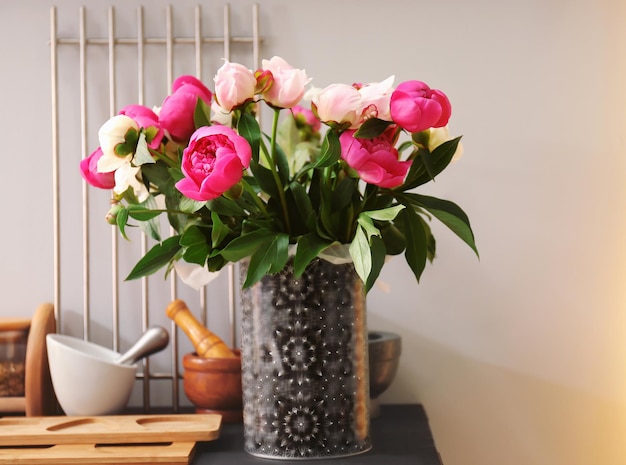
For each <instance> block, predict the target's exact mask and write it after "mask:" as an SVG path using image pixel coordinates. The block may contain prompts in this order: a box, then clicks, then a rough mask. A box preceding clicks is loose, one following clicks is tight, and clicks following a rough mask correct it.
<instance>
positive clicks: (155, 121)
mask: <svg viewBox="0 0 626 465" xmlns="http://www.w3.org/2000/svg"><path fill="white" fill-rule="evenodd" d="M119 114H120V115H126V116H130V117H131V118H132V119H134V120H135V122H136V123H137V124H138V125H139V127H140V128H144V129H148V128H150V127H153V128H155V129H156V133H155V135H154V137H152V138H151V139H150V140H149V141H148V147H150V148H151V149H158V148H159V146H160V145H161V141H162V140H163V129H161V125H160V124H159V117H158V116H157V115H156V113H155V112H154V111H152V110H151V109H150V108H148V107H145V106H143V105H127V106H125V107H124V108H122V109H121V110H120V112H119Z"/></svg>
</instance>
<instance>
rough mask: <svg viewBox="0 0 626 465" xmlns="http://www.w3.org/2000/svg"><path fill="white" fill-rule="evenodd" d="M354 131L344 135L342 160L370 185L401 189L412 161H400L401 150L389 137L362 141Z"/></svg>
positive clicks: (384, 136) (342, 139) (341, 140)
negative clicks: (399, 150) (399, 153)
mask: <svg viewBox="0 0 626 465" xmlns="http://www.w3.org/2000/svg"><path fill="white" fill-rule="evenodd" d="M354 132H355V131H353V130H351V131H345V132H344V133H342V134H341V136H340V138H339V142H340V143H341V158H343V159H344V160H345V162H346V163H347V164H348V166H350V168H352V169H353V170H355V171H356V172H357V173H358V174H359V177H360V178H361V179H362V180H363V181H365V182H367V183H369V184H374V185H375V186H379V187H386V188H389V189H391V188H394V187H398V186H400V185H401V184H402V183H403V182H404V178H405V177H406V174H407V172H408V171H409V168H410V166H411V162H410V161H400V160H399V159H398V157H399V155H398V151H397V150H396V148H395V147H394V146H393V144H392V142H391V140H390V138H389V137H387V135H386V134H383V135H382V136H380V137H375V138H373V139H358V138H355V137H354Z"/></svg>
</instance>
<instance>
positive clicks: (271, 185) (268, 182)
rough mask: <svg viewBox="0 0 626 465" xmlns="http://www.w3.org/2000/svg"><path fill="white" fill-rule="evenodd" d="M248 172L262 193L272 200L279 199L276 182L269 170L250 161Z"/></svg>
mask: <svg viewBox="0 0 626 465" xmlns="http://www.w3.org/2000/svg"><path fill="white" fill-rule="evenodd" d="M250 171H252V174H253V175H254V177H255V178H256V181H257V182H258V184H259V187H260V188H261V189H262V190H263V192H266V193H267V194H269V196H270V197H273V198H278V197H279V194H278V187H277V186H276V180H275V179H274V175H273V174H272V172H271V171H270V170H269V169H267V168H265V167H264V166H262V165H260V164H259V163H257V162H255V161H254V160H252V161H250Z"/></svg>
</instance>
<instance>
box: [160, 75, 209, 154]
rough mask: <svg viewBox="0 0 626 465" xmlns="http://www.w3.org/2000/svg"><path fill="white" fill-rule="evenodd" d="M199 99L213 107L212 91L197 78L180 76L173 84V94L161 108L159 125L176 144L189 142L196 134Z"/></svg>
mask: <svg viewBox="0 0 626 465" xmlns="http://www.w3.org/2000/svg"><path fill="white" fill-rule="evenodd" d="M199 98H200V99H202V100H203V101H204V102H205V103H206V104H207V105H208V106H211V99H212V94H211V91H210V90H209V89H207V88H206V86H205V85H204V84H202V82H201V81H200V80H198V79H196V78H195V77H193V76H187V75H185V76H180V77H179V78H178V79H176V80H175V81H174V83H173V84H172V94H171V95H170V96H168V97H167V98H166V99H165V100H164V101H163V106H161V111H160V112H159V123H160V124H161V127H162V128H163V129H165V130H166V131H167V132H168V134H169V135H170V137H171V138H172V139H173V140H174V141H175V142H178V143H185V142H187V140H188V139H189V137H190V136H191V134H192V133H193V132H194V130H195V125H194V121H193V113H194V110H195V108H196V104H197V102H198V99H199Z"/></svg>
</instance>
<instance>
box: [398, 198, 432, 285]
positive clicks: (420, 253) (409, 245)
mask: <svg viewBox="0 0 626 465" xmlns="http://www.w3.org/2000/svg"><path fill="white" fill-rule="evenodd" d="M398 219H399V220H400V221H399V222H398V226H399V227H400V228H401V231H402V233H403V234H404V237H405V239H406V250H405V251H404V256H405V258H406V261H407V263H408V264H409V267H410V268H411V270H412V271H413V274H414V275H415V279H417V281H418V282H419V280H420V277H421V276H422V272H423V271H424V268H425V267H426V258H427V250H428V246H427V236H426V232H425V230H424V227H423V225H422V222H423V220H422V219H421V218H420V217H419V215H418V214H417V213H415V211H414V210H413V209H412V208H405V209H404V210H402V211H401V212H400V213H399V214H398Z"/></svg>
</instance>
